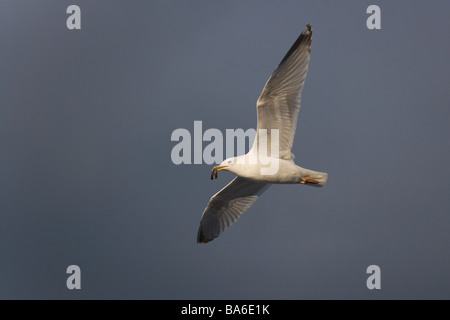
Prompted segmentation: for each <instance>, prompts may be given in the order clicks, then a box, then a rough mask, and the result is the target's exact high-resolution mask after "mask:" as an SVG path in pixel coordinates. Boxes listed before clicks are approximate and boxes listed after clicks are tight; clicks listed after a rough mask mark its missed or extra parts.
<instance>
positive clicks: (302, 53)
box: [253, 24, 312, 160]
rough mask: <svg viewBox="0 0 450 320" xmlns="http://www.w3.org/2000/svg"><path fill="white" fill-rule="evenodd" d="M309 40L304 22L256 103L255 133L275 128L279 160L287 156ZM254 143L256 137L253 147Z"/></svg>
mask: <svg viewBox="0 0 450 320" xmlns="http://www.w3.org/2000/svg"><path fill="white" fill-rule="evenodd" d="M311 39H312V29H311V25H310V24H307V25H306V28H305V29H304V30H303V32H302V33H301V34H300V36H299V37H298V38H297V40H296V41H295V42H294V44H293V45H292V47H291V48H290V49H289V51H288V52H287V53H286V55H285V56H284V58H283V60H281V62H280V64H279V65H278V67H277V68H276V69H275V71H274V72H273V73H272V75H271V76H270V78H269V80H267V83H266V85H265V86H264V89H263V91H262V92H261V95H260V96H259V98H258V101H257V104H256V107H257V117H258V125H257V128H258V132H259V129H268V130H267V131H268V134H269V131H270V130H269V129H278V130H279V139H280V146H279V157H280V158H281V159H286V160H290V159H291V148H292V144H293V142H294V135H295V130H296V127H297V118H298V112H299V110H300V98H301V92H302V89H303V84H304V82H305V78H306V73H307V71H308V65H309V58H310V51H311ZM256 137H258V135H257V136H256ZM256 146H257V138H256V139H255V143H254V145H253V148H255V147H256Z"/></svg>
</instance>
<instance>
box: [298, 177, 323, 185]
mask: <svg viewBox="0 0 450 320" xmlns="http://www.w3.org/2000/svg"><path fill="white" fill-rule="evenodd" d="M300 183H301V184H308V183H310V184H318V183H319V181H317V180H316V179H313V178H310V177H302V178H301V179H300Z"/></svg>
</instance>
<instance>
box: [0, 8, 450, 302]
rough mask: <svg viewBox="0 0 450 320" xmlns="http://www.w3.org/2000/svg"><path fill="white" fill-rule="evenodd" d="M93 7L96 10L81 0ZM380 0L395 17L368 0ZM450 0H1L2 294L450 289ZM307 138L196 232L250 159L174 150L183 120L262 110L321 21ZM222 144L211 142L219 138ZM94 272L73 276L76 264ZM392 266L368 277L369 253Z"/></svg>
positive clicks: (257, 295)
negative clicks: (198, 157) (174, 154)
mask: <svg viewBox="0 0 450 320" xmlns="http://www.w3.org/2000/svg"><path fill="white" fill-rule="evenodd" d="M71 4H76V5H79V6H80V8H81V27H82V29H81V30H78V31H70V30H68V29H67V28H66V19H67V17H68V15H67V14H66V8H67V7H68V6H69V5H71ZM371 4H377V5H379V6H380V7H381V27H382V29H381V30H376V31H371V30H368V29H367V28H366V19H367V17H368V16H369V15H368V14H366V8H367V7H368V6H369V5H371ZM449 12H450V2H448V1H427V2H426V3H425V2H423V1H325V0H321V1H281V2H279V1H250V0H249V1H214V2H211V1H197V0H196V1H170V2H166V1H164V2H162V1H10V0H7V1H1V2H0V298H2V299H10V298H27V299H35V298H39V299H49V298H62V299H78V298H105V299H108V298H141V299H317V298H318V299H331V298H334V299H336V298H337V299H358V298H360V299H382V298H384V299H417V298H438V299H449V298H450V232H449V230H450V198H449V196H450V194H449V190H450V188H449V187H450V185H449V180H448V178H449V176H450V167H449V164H450V152H449V136H450V126H449V119H450V107H449V101H450V90H449V84H450V63H449V60H448V57H450V42H449V39H450V31H449V30H450V20H449V19H448V13H449ZM308 22H309V23H311V25H312V27H313V32H314V33H313V43H312V56H311V62H310V67H309V73H308V77H307V80H306V84H305V88H304V91H303V98H302V108H301V110H300V118H299V122H298V129H297V134H296V139H295V141H294V147H293V152H294V153H295V154H296V162H297V164H299V165H301V166H303V167H306V168H310V169H314V170H318V171H326V172H328V174H329V180H328V183H327V185H326V186H325V187H324V188H321V189H318V188H309V187H307V186H301V185H298V186H296V185H287V186H284V185H278V186H272V187H271V188H270V189H269V190H268V191H266V193H265V194H264V195H263V196H262V197H261V198H260V199H259V200H258V201H257V202H256V203H255V204H254V205H253V207H252V208H251V209H250V210H248V211H247V212H246V213H245V214H244V215H243V216H242V217H241V218H240V219H239V221H238V222H237V223H236V224H235V225H233V226H232V227H231V228H230V229H229V230H227V231H226V232H225V233H224V234H222V235H221V237H219V238H218V239H216V240H215V241H213V242H211V243H209V244H206V245H198V244H196V233H197V228H198V224H199V221H200V217H201V214H202V212H203V209H204V207H205V206H206V203H207V201H208V200H209V198H210V197H211V196H212V195H213V194H214V193H215V192H217V191H218V190H219V189H220V188H222V187H223V186H224V185H225V184H227V183H228V182H229V181H230V180H231V179H232V177H233V175H232V174H230V173H224V172H221V173H220V174H219V179H217V180H214V181H211V180H210V170H211V166H209V165H206V164H203V165H180V166H176V165H174V164H173V163H172V162H171V158H170V153H171V150H172V148H173V147H174V145H175V144H176V143H174V142H171V140H170V136H171V133H172V131H173V130H175V129H177V128H186V129H188V130H189V131H191V132H193V124H194V121H195V120H201V121H203V129H204V130H206V129H208V128H218V129H220V130H225V129H227V128H231V129H236V128H244V129H248V128H254V127H255V126H256V110H255V104H256V99H257V97H258V96H259V94H260V92H261V90H262V88H263V86H264V84H265V82H266V81H267V79H268V77H269V75H270V74H271V72H272V71H273V70H274V68H275V67H276V66H277V64H278V63H279V62H280V60H281V59H282V57H283V56H284V54H285V53H286V52H287V50H288V49H289V47H290V46H291V44H292V43H293V42H294V41H295V39H296V38H297V36H298V35H299V33H300V32H301V31H302V30H303V28H304V27H305V25H306V23H308ZM205 145H206V144H205ZM72 264H76V265H78V266H80V268H81V285H82V289H81V290H79V291H70V290H68V289H67V288H66V279H67V277H68V275H67V274H66V273H65V272H66V268H67V266H69V265H72ZM372 264H376V265H379V266H380V268H381V286H382V289H381V290H372V291H370V290H368V289H367V287H366V279H367V277H368V275H367V274H366V268H367V267H368V266H369V265H372Z"/></svg>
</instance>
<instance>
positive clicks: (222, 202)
mask: <svg viewBox="0 0 450 320" xmlns="http://www.w3.org/2000/svg"><path fill="white" fill-rule="evenodd" d="M269 186H270V184H266V183H259V182H254V181H251V180H248V179H245V178H241V177H236V178H234V179H233V180H232V181H231V182H230V183H229V184H228V185H226V186H225V187H224V188H223V189H222V190H220V191H219V192H218V193H216V194H215V195H214V196H212V198H211V200H209V202H208V205H207V206H206V208H205V211H204V212H203V215H202V219H201V221H200V227H199V229H198V233H197V242H199V243H206V242H209V241H211V240H213V239H214V238H217V237H218V236H219V234H220V233H221V232H223V231H224V230H225V229H226V228H228V227H229V226H231V225H232V224H233V223H234V222H235V221H236V220H237V219H238V218H239V217H240V216H241V215H242V214H243V213H244V212H245V211H247V209H248V208H250V207H251V206H252V204H253V203H254V202H255V201H256V200H257V199H258V197H259V196H260V195H261V194H262V193H263V192H264V191H265V190H266V189H267V188H268V187H269Z"/></svg>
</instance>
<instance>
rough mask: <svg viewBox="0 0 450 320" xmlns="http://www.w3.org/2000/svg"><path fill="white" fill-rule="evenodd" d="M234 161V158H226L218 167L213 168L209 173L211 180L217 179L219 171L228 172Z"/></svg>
mask: <svg viewBox="0 0 450 320" xmlns="http://www.w3.org/2000/svg"><path fill="white" fill-rule="evenodd" d="M234 159H235V158H228V159H226V160H224V161H222V163H221V164H220V165H218V166H215V167H214V168H213V169H212V172H211V180H214V179H217V172H219V171H221V170H230V167H232V166H233V164H234V163H235V161H234Z"/></svg>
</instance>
